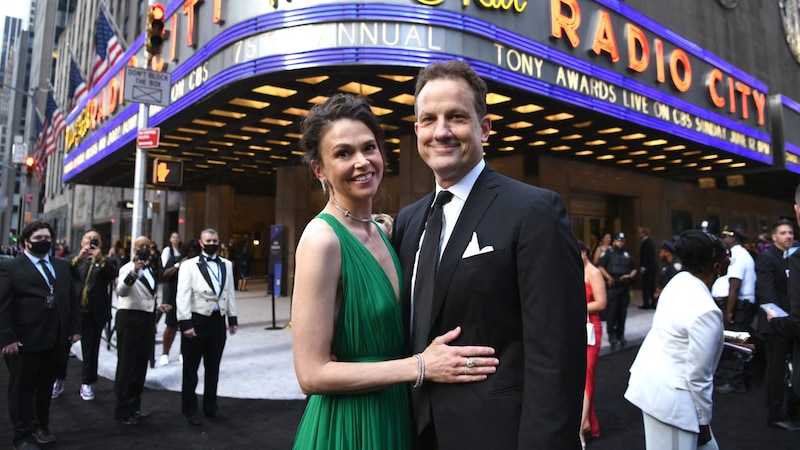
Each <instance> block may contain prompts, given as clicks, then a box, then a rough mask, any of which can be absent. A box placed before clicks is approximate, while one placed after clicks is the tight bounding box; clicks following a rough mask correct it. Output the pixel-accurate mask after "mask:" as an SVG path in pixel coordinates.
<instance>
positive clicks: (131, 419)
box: [115, 416, 139, 426]
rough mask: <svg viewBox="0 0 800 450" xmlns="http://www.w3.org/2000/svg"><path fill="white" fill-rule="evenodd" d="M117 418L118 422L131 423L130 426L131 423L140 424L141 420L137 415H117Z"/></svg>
mask: <svg viewBox="0 0 800 450" xmlns="http://www.w3.org/2000/svg"><path fill="white" fill-rule="evenodd" d="M115 419H116V420H117V423H120V424H122V425H129V426H130V425H138V424H139V420H138V419H137V418H136V416H130V417H115Z"/></svg>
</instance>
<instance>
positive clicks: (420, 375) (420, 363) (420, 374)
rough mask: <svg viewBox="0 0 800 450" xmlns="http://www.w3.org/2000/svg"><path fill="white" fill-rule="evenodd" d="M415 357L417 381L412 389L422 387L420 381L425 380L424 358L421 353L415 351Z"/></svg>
mask: <svg viewBox="0 0 800 450" xmlns="http://www.w3.org/2000/svg"><path fill="white" fill-rule="evenodd" d="M414 357H415V358H417V382H416V383H414V389H416V388H420V387H422V383H423V382H424V381H425V358H423V357H422V353H417V354H415V355H414Z"/></svg>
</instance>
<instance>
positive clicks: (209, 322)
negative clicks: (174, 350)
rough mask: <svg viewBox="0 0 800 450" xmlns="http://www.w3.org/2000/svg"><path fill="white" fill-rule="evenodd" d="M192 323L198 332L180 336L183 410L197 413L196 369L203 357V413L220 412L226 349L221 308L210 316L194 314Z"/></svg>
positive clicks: (189, 414)
mask: <svg viewBox="0 0 800 450" xmlns="http://www.w3.org/2000/svg"><path fill="white" fill-rule="evenodd" d="M192 326H193V327H194V332H195V333H196V334H197V336H195V337H194V338H192V339H185V338H183V337H182V338H181V346H182V347H181V348H182V351H183V384H182V386H181V411H182V412H183V414H184V415H186V416H194V415H197V412H198V405H197V395H196V394H195V389H197V369H198V368H199V367H200V359H202V360H203V368H204V369H205V375H204V382H203V385H204V386H203V413H205V414H215V413H216V412H217V383H218V382H219V364H220V361H221V360H222V350H224V349H225V340H226V339H227V338H226V335H225V332H226V329H225V328H226V327H225V317H223V316H222V315H221V314H220V313H219V311H214V312H213V313H212V314H211V316H203V315H201V314H196V313H192Z"/></svg>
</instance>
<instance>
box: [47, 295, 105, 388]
mask: <svg viewBox="0 0 800 450" xmlns="http://www.w3.org/2000/svg"><path fill="white" fill-rule="evenodd" d="M104 326H105V324H103V325H97V322H95V318H94V315H92V313H91V311H89V310H88V309H82V310H81V354H82V356H83V373H82V374H81V383H83V384H94V383H96V382H97V358H98V357H99V355H100V341H102V340H103V327H104ZM59 344H60V345H58V346H57V348H56V378H60V379H62V380H65V379H66V378H67V364H68V363H69V349H70V348H71V347H72V344H71V343H70V342H66V343H59ZM61 344H63V345H61Z"/></svg>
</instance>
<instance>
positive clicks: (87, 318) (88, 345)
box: [81, 309, 105, 384]
mask: <svg viewBox="0 0 800 450" xmlns="http://www.w3.org/2000/svg"><path fill="white" fill-rule="evenodd" d="M103 328H105V323H103V324H101V325H98V324H97V320H96V319H95V317H94V315H93V314H92V313H91V311H89V310H88V309H86V310H81V353H82V355H83V370H82V373H81V383H83V384H95V383H96V382H97V358H99V356H100V343H101V342H102V341H103Z"/></svg>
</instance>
